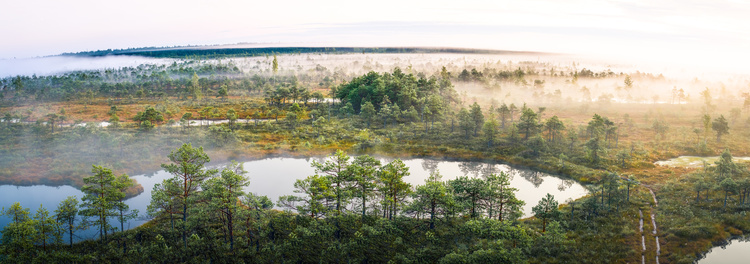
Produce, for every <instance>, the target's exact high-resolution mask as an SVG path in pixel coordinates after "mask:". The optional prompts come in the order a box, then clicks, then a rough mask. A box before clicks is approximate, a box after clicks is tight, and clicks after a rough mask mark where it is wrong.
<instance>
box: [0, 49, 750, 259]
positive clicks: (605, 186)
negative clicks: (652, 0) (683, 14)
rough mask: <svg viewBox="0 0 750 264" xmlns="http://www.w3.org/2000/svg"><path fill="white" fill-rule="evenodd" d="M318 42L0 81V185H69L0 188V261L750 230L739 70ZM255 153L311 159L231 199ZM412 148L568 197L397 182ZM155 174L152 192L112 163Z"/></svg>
mask: <svg viewBox="0 0 750 264" xmlns="http://www.w3.org/2000/svg"><path fill="white" fill-rule="evenodd" d="M336 49H337V50H333V48H331V49H321V48H307V49H302V48H297V49H288V50H287V49H258V50H253V49H247V50H229V51H227V50H218V51H211V50H210V49H206V50H199V51H191V50H190V49H185V50H166V51H163V52H154V51H150V50H146V51H141V50H138V49H134V50H120V51H111V50H110V51H97V52H84V53H79V54H75V55H76V56H77V57H100V56H101V57H105V58H106V56H131V55H138V56H147V57H153V58H158V59H159V60H169V61H153V62H151V63H145V64H142V65H140V66H136V67H121V68H107V69H100V70H81V71H72V72H66V73H61V74H53V75H44V76H37V75H32V76H22V75H18V76H12V77H6V78H3V79H0V114H1V115H2V117H1V122H0V183H1V184H2V185H11V186H42V185H46V186H74V187H75V188H76V189H78V190H80V191H81V192H82V193H83V195H82V196H80V197H76V196H70V197H67V199H64V200H61V201H59V204H43V205H42V206H38V204H26V203H24V201H22V200H21V201H9V202H8V203H7V204H8V206H4V207H3V208H2V216H3V217H5V218H7V221H8V222H7V224H6V225H5V226H4V227H2V236H1V239H0V262H2V263H110V262H112V263H637V262H642V261H647V262H649V263H651V262H653V261H659V262H663V263H692V262H693V261H695V260H697V259H698V258H700V257H701V256H702V254H705V253H706V252H707V251H708V250H709V249H711V248H712V247H713V246H714V245H720V244H721V243H726V242H725V241H726V240H727V239H742V238H743V237H744V236H745V235H746V234H747V233H748V232H749V231H750V217H749V216H748V215H747V211H748V208H749V206H750V197H748V194H750V171H748V168H747V165H746V163H745V162H746V159H744V157H743V156H747V155H748V151H747V149H748V147H749V146H750V141H748V138H750V137H748V136H750V133H748V132H747V131H746V128H747V127H748V125H749V124H750V119H748V118H746V117H744V115H746V112H747V109H748V106H750V96H749V95H748V93H747V91H746V90H747V87H745V86H743V85H744V83H743V82H742V81H738V80H725V81H723V82H711V81H700V80H683V79H673V78H668V77H665V76H664V75H661V74H659V73H643V72H639V71H632V72H629V71H620V70H618V69H602V70H590V69H587V68H583V67H586V65H585V64H584V65H581V64H580V63H579V64H578V65H577V66H576V67H570V66H567V64H564V63H560V62H558V61H556V59H555V58H556V57H554V56H553V55H550V54H546V55H545V56H549V57H545V59H547V60H546V61H540V60H536V59H535V60H524V59H523V58H524V57H522V56H526V55H528V54H514V53H512V54H506V53H502V52H500V53H492V52H486V51H483V50H470V51H466V50H460V49H456V50H446V49H435V50H429V49H426V50H425V49H413V50H412V49H402V50H392V49H385V48H384V49H382V50H381V49H374V48H373V49H356V48H351V49H346V48H336ZM130 53H133V54H130ZM537 55H540V54H534V56H537ZM519 56H521V57H519ZM592 69H593V68H592ZM743 89H744V90H743ZM683 156H687V157H683ZM735 156H736V157H735ZM269 157H298V158H299V157H314V159H312V160H311V161H310V162H309V166H310V168H311V169H313V170H314V171H315V173H314V174H311V175H305V177H302V178H299V179H296V181H295V182H294V184H293V192H292V193H288V194H286V195H282V196H279V197H268V196H264V195H259V194H257V193H253V192H249V191H247V188H248V187H249V186H252V185H253V181H252V180H251V178H250V176H251V175H252V176H253V177H263V175H264V174H267V173H268V171H253V170H246V168H244V167H243V162H246V161H252V160H259V159H264V158H269ZM415 157H417V158H427V159H433V160H437V161H466V162H469V161H472V162H485V163H493V162H494V163H502V164H507V165H512V166H520V167H523V168H524V169H528V170H531V171H533V172H538V173H547V174H551V175H555V176H556V177H558V178H562V179H564V180H568V181H573V182H575V183H576V184H580V185H582V186H584V187H585V188H586V190H587V194H585V195H584V196H582V197H579V198H576V199H568V200H561V199H559V198H556V197H554V196H553V195H551V194H546V195H543V196H544V198H542V199H541V200H540V201H538V202H533V203H529V202H527V201H525V200H524V199H523V198H521V197H519V196H518V195H517V194H518V193H519V189H518V188H516V187H514V186H513V185H512V184H511V181H512V180H513V178H514V177H518V176H514V175H513V174H511V173H508V172H506V171H492V172H488V173H484V174H482V175H479V176H478V175H471V174H467V175H446V174H445V173H443V172H441V171H440V170H434V171H433V172H432V173H431V175H430V176H429V177H427V178H425V179H424V181H423V182H421V183H420V184H411V183H409V182H407V181H406V180H405V179H409V177H413V176H412V175H411V174H412V173H411V172H410V169H413V168H409V167H408V166H407V165H405V163H404V161H403V160H407V159H410V158H415ZM697 157H712V158H710V159H700V158H697ZM674 158H680V159H682V160H680V159H674ZM691 158H693V160H690V159H691ZM685 159H687V161H685ZM663 162H666V164H664V163H663ZM670 162H671V163H670ZM162 170H163V171H164V172H165V173H168V174H169V175H170V176H169V177H168V178H167V179H165V180H163V181H161V182H159V183H157V184H156V185H154V186H153V189H150V190H146V189H144V185H142V184H141V183H139V182H138V181H136V180H134V179H133V178H132V177H131V176H134V175H144V174H146V175H148V174H149V173H154V172H157V171H162ZM287 187H288V186H287ZM561 188H562V187H561ZM143 193H150V201H149V203H148V207H147V210H145V211H139V210H137V209H133V208H130V207H129V206H128V204H127V203H126V201H127V200H128V199H132V198H133V197H136V196H138V195H140V194H143ZM4 199H7V198H4ZM524 205H530V206H531V208H532V209H531V211H530V212H527V213H524V211H523V209H522V207H523V206H524ZM137 219H145V220H146V221H145V224H142V225H139V226H132V225H130V224H129V223H131V221H134V220H137ZM82 232H92V233H94V234H95V236H94V238H92V239H86V238H85V237H83V236H82V235H81V233H82Z"/></svg>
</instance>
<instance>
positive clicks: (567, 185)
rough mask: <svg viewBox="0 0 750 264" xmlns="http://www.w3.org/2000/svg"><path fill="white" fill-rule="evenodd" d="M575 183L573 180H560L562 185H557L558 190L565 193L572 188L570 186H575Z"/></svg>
mask: <svg viewBox="0 0 750 264" xmlns="http://www.w3.org/2000/svg"><path fill="white" fill-rule="evenodd" d="M573 183H575V181H573V180H571V179H560V184H559V185H557V190H559V191H561V192H562V191H565V190H566V189H568V188H570V186H573Z"/></svg>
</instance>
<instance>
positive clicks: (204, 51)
mask: <svg viewBox="0 0 750 264" xmlns="http://www.w3.org/2000/svg"><path fill="white" fill-rule="evenodd" d="M302 53H326V54H347V53H352V54H356V53H360V54H361V53H395V54H398V53H456V54H517V55H523V54H526V55H540V54H546V53H540V52H528V51H506V50H491V49H469V48H433V47H258V48H232V47H226V48H220V47H211V46H198V47H174V48H132V49H115V50H112V49H107V50H97V51H82V52H74V53H63V54H61V55H62V56H85V57H101V56H113V55H127V56H143V57H152V58H176V59H180V58H200V59H216V58H231V57H253V56H267V55H273V54H302Z"/></svg>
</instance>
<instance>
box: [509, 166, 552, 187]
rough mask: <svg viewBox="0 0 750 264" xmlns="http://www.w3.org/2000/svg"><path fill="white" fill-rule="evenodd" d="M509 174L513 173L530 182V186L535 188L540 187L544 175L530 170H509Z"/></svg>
mask: <svg viewBox="0 0 750 264" xmlns="http://www.w3.org/2000/svg"><path fill="white" fill-rule="evenodd" d="M511 172H515V173H514V174H517V175H519V176H521V177H523V178H524V179H526V180H527V181H529V182H531V184H534V187H535V188H539V185H542V182H544V179H543V177H544V173H542V172H538V171H532V170H514V169H511Z"/></svg>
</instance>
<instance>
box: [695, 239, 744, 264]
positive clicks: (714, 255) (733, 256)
mask: <svg viewBox="0 0 750 264" xmlns="http://www.w3.org/2000/svg"><path fill="white" fill-rule="evenodd" d="M748 252H750V236H748V237H744V238H738V239H732V240H730V241H729V243H728V244H726V245H722V246H719V247H715V248H712V249H711V251H709V252H708V253H707V254H706V256H705V258H704V259H701V260H699V261H698V263H700V264H719V263H721V264H733V263H737V264H739V263H747V261H748V260H747V257H748Z"/></svg>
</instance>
